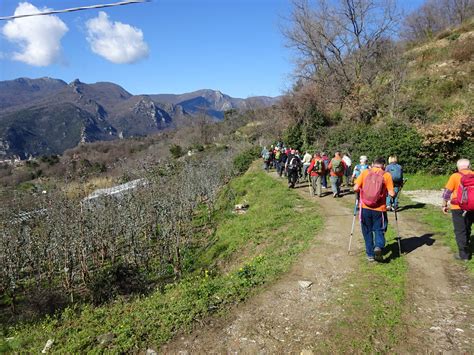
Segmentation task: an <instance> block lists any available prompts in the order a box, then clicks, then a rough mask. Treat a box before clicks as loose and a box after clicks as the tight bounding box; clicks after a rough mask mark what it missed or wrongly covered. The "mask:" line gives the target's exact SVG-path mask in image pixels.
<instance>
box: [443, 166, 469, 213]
mask: <svg viewBox="0 0 474 355" xmlns="http://www.w3.org/2000/svg"><path fill="white" fill-rule="evenodd" d="M462 174H474V171H472V170H469V169H464V170H461V171H460V172H457V173H454V174H453V175H451V176H450V177H449V180H448V182H447V183H446V186H445V187H444V188H445V189H446V190H449V191H451V192H452V194H451V209H452V210H460V209H461V207H459V205H458V204H456V203H453V200H456V199H457V197H458V188H459V185H461V179H462Z"/></svg>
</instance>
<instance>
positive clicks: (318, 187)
mask: <svg viewBox="0 0 474 355" xmlns="http://www.w3.org/2000/svg"><path fill="white" fill-rule="evenodd" d="M262 158H263V160H264V168H265V170H267V171H268V170H269V169H271V168H272V167H274V168H275V169H276V171H277V173H278V175H279V176H280V177H281V176H283V175H285V176H287V178H288V187H289V188H295V185H296V184H297V182H298V181H299V180H300V179H304V180H308V181H309V184H310V192H311V194H312V195H313V196H318V197H322V196H323V192H322V190H323V189H324V188H328V182H329V183H330V186H331V191H332V196H333V197H334V198H337V197H341V186H342V184H343V183H345V185H346V186H347V187H349V186H351V185H352V184H353V191H354V192H355V194H356V206H355V207H356V208H355V209H354V220H355V216H356V211H357V210H358V211H359V220H360V225H361V230H362V235H363V237H364V241H365V249H366V255H367V259H368V261H370V262H372V261H379V262H380V261H383V254H384V247H385V243H386V241H385V232H386V231H387V226H388V218H387V211H394V212H395V220H396V221H397V229H398V219H397V210H398V208H399V204H398V197H399V194H400V191H401V189H402V188H403V184H404V177H403V168H402V167H401V165H400V164H399V163H398V158H397V156H395V155H392V156H390V157H389V158H388V164H387V162H386V160H385V158H383V157H379V158H376V159H374V160H373V162H372V164H369V160H368V157H367V156H365V155H363V156H361V157H360V159H359V164H357V165H355V166H354V167H352V161H351V158H350V155H349V154H347V153H346V154H341V152H339V151H338V152H335V153H334V155H333V156H332V158H329V156H328V155H327V154H326V153H325V152H321V153H319V152H315V153H314V154H310V153H309V152H308V151H306V152H305V154H304V155H303V156H301V154H300V152H298V150H296V149H291V148H286V147H284V146H283V145H282V143H281V142H278V143H277V144H276V145H275V146H271V147H270V149H266V148H264V149H263V150H262ZM457 170H458V171H457V172H456V173H454V174H453V175H451V177H450V178H449V181H448V183H447V184H446V187H445V190H444V193H443V212H444V213H448V207H447V206H448V202H450V205H451V214H452V221H453V226H454V233H455V237H456V242H457V245H458V249H459V253H458V254H457V255H456V258H457V259H460V260H464V261H467V260H469V259H470V258H471V257H472V251H471V240H470V239H471V227H472V224H473V222H474V172H473V171H472V170H471V166H470V162H469V160H467V159H460V160H459V161H458V162H457ZM344 179H345V181H343V180H344ZM353 225H354V223H353ZM398 234H399V233H398ZM351 236H352V232H351ZM397 239H398V245H399V252H400V253H401V243H400V236H399V235H398V238H397Z"/></svg>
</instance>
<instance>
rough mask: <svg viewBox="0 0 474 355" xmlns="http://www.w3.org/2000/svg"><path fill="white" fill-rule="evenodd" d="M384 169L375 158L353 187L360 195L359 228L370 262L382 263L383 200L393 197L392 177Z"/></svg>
mask: <svg viewBox="0 0 474 355" xmlns="http://www.w3.org/2000/svg"><path fill="white" fill-rule="evenodd" d="M384 166H385V159H384V158H377V159H375V161H374V164H373V167H372V168H371V169H366V170H364V171H363V172H362V173H361V174H360V175H359V177H358V178H357V179H356V181H355V185H354V191H355V192H359V193H360V203H361V210H360V225H361V229H362V235H363V236H364V241H365V252H366V254H367V260H369V261H374V260H376V261H383V248H384V247H385V232H386V230H387V224H388V219H387V206H386V204H385V199H386V198H387V193H388V195H390V196H392V197H394V196H395V191H393V181H392V176H391V175H390V174H389V173H387V172H385V170H384ZM374 239H375V243H374Z"/></svg>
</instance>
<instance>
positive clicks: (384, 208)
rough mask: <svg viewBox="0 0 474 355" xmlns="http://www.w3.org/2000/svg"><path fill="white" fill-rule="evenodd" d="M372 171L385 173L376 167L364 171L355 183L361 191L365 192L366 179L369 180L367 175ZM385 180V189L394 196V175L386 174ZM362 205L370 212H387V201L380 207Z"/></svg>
mask: <svg viewBox="0 0 474 355" xmlns="http://www.w3.org/2000/svg"><path fill="white" fill-rule="evenodd" d="M370 171H373V172H378V171H383V170H382V169H380V168H375V167H374V168H371V169H366V170H364V171H363V172H362V173H361V174H360V175H359V177H358V178H357V179H356V181H355V183H356V185H358V186H359V188H360V189H361V190H363V188H364V183H365V179H366V178H367V175H369V172H370ZM383 180H384V183H385V187H386V188H387V191H388V192H391V193H392V194H394V191H393V180H392V175H390V173H387V172H384V174H383ZM361 203H362V208H367V209H369V210H373V211H380V212H386V211H387V206H385V200H384V201H382V204H381V205H380V206H379V207H368V206H367V205H366V204H365V203H363V202H361Z"/></svg>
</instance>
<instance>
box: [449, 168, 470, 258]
mask: <svg viewBox="0 0 474 355" xmlns="http://www.w3.org/2000/svg"><path fill="white" fill-rule="evenodd" d="M456 166H457V169H458V171H457V172H456V173H454V174H452V175H451V176H450V177H449V180H448V182H447V183H446V186H445V187H444V192H443V207H442V210H443V213H445V214H447V213H448V211H449V210H448V201H450V202H451V216H452V220H453V227H454V235H455V236H456V243H457V245H458V250H459V252H458V254H457V255H455V258H456V259H458V260H463V261H466V262H467V261H468V260H469V259H471V258H472V251H471V230H472V223H473V222H474V172H473V171H472V170H471V163H470V162H469V160H467V159H459V160H458V161H457V164H456Z"/></svg>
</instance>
